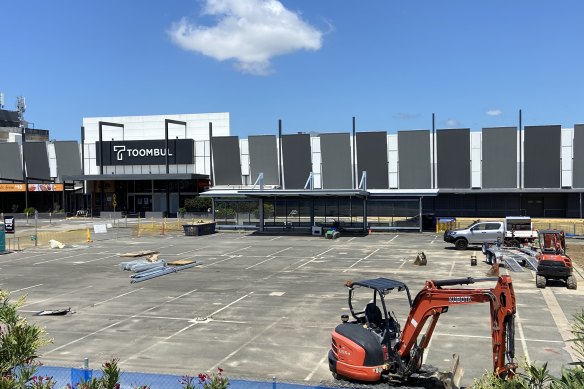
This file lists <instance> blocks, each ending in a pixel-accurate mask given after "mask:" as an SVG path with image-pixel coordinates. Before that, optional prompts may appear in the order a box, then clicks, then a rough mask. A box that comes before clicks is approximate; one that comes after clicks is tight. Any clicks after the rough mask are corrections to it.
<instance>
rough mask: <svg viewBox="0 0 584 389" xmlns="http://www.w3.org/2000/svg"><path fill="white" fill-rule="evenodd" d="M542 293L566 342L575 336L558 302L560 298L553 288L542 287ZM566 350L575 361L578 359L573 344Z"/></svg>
mask: <svg viewBox="0 0 584 389" xmlns="http://www.w3.org/2000/svg"><path fill="white" fill-rule="evenodd" d="M541 294H543V299H544V300H545V303H546V305H547V306H548V309H549V310H550V313H551V316H552V318H553V319H554V322H555V323H556V327H558V331H559V332H560V335H561V336H562V339H563V340H564V342H567V341H568V340H570V339H573V338H574V336H573V334H572V327H571V325H570V322H569V321H568V319H567V318H566V315H565V314H564V311H562V307H560V304H558V300H557V299H556V296H555V295H554V292H553V291H552V290H551V289H548V288H546V289H541ZM565 350H566V351H567V352H568V354H570V357H571V358H572V361H573V362H576V361H578V356H577V355H576V353H575V351H574V349H573V348H572V347H571V346H569V345H568V346H566V347H565Z"/></svg>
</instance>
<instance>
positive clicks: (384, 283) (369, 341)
mask: <svg viewBox="0 0 584 389" xmlns="http://www.w3.org/2000/svg"><path fill="white" fill-rule="evenodd" d="M485 281H487V282H488V281H496V285H495V287H494V288H484V289H472V288H461V287H459V288H453V287H454V286H456V285H470V284H474V283H477V282H485ZM345 285H346V286H347V288H348V289H349V310H350V312H351V315H352V316H353V320H352V321H349V315H347V314H344V315H342V316H341V321H342V323H341V324H339V325H338V326H337V327H336V328H335V329H334V330H333V332H332V346H331V350H330V351H329V354H328V360H329V369H330V370H331V372H332V374H333V377H335V378H337V379H340V378H348V379H350V380H355V381H368V382H376V381H379V380H381V379H383V378H386V379H391V380H398V381H407V379H408V378H409V377H410V376H411V375H412V374H413V373H416V372H418V371H419V370H420V368H421V366H422V357H423V354H424V350H425V349H426V348H427V347H428V344H429V343H430V339H431V337H432V333H433V331H434V329H435V327H436V324H437V322H438V319H439V318H440V315H442V314H443V313H446V312H448V309H449V307H451V306H456V305H468V304H477V303H489V304H490V316H491V337H492V352H493V370H494V372H495V374H496V375H497V376H499V377H501V378H503V379H505V378H509V377H512V376H513V375H514V374H515V369H516V368H517V364H516V363H515V362H514V358H515V355H514V354H515V345H514V341H515V340H514V318H515V311H516V305H515V294H514V292H513V284H512V282H511V277H509V276H505V275H503V276H500V277H498V278H470V277H469V278H460V279H449V280H428V281H426V284H425V286H424V288H423V289H422V290H421V291H420V292H419V293H418V294H417V296H416V297H415V298H414V299H413V301H412V298H411V295H410V291H409V289H408V287H407V286H406V284H404V283H402V282H400V281H395V280H391V279H387V278H376V279H370V280H364V281H358V282H352V281H347V282H346V284H345ZM361 288H368V289H369V291H370V292H371V291H372V292H373V299H371V300H370V302H369V303H367V304H366V306H365V309H364V310H363V311H356V310H355V308H354V306H353V305H354V301H353V300H354V293H355V291H356V290H358V289H361ZM392 292H405V293H406V295H407V298H408V301H409V305H410V311H409V315H408V318H407V320H406V322H405V324H404V327H403V330H402V329H401V326H400V325H399V323H398V321H397V319H396V317H395V314H394V313H393V311H391V310H390V309H389V307H388V306H387V305H386V296H387V295H388V294H389V293H392ZM424 328H426V330H425V333H424V334H423V335H422V336H421V337H420V335H421V332H422V330H423V329H424Z"/></svg>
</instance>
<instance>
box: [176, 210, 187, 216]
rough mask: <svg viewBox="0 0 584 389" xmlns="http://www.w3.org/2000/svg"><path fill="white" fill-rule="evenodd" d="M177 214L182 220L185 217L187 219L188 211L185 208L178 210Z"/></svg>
mask: <svg viewBox="0 0 584 389" xmlns="http://www.w3.org/2000/svg"><path fill="white" fill-rule="evenodd" d="M176 212H177V213H178V216H179V217H180V218H183V217H185V213H187V209H186V208H184V207H183V208H179V209H177V210H176Z"/></svg>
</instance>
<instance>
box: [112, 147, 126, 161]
mask: <svg viewBox="0 0 584 389" xmlns="http://www.w3.org/2000/svg"><path fill="white" fill-rule="evenodd" d="M114 151H115V152H117V153H118V161H121V160H122V158H123V155H124V154H123V153H124V151H126V146H114Z"/></svg>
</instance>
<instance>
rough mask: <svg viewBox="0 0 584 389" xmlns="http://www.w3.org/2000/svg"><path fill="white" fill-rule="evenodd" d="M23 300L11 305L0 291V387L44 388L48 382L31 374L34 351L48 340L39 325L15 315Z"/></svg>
mask: <svg viewBox="0 0 584 389" xmlns="http://www.w3.org/2000/svg"><path fill="white" fill-rule="evenodd" d="M25 300H26V298H25V297H24V296H23V297H21V298H19V299H18V300H17V301H16V302H12V301H11V300H10V293H8V292H7V291H2V290H0V329H1V330H0V388H25V387H27V386H29V387H34V388H44V387H50V386H47V385H49V384H50V383H51V382H52V381H51V380H50V379H43V380H40V381H39V380H38V377H35V375H34V374H35V372H36V369H37V366H38V362H37V360H36V359H37V357H38V355H37V352H38V349H39V348H41V347H43V346H45V345H47V344H49V343H51V342H52V340H51V339H49V338H48V337H47V336H46V333H45V331H44V330H43V329H42V328H41V327H40V326H38V325H36V324H29V323H28V322H27V321H26V319H25V318H24V317H22V316H20V315H19V314H18V309H19V308H20V307H22V305H23V304H24V302H25ZM35 385H36V386H35ZM53 385H54V382H53Z"/></svg>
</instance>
